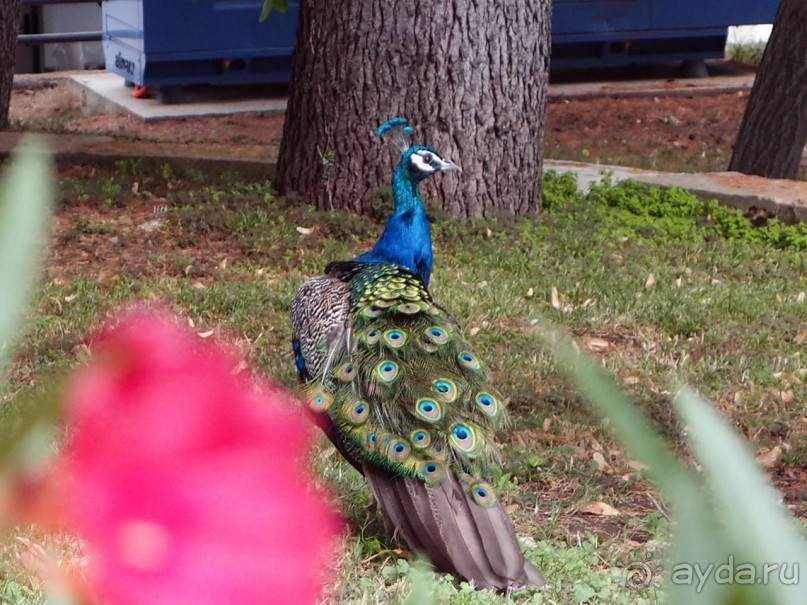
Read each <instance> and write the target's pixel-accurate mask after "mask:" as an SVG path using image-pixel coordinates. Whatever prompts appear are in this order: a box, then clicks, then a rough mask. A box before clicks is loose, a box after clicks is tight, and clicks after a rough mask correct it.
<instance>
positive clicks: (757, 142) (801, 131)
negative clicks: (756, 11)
mask: <svg viewBox="0 0 807 605" xmlns="http://www.w3.org/2000/svg"><path fill="white" fill-rule="evenodd" d="M805 32H807V0H782V3H781V4H780V5H779V11H778V12H777V14H776V20H775V21H774V25H773V32H772V33H771V38H770V40H768V44H767V47H766V48H765V54H764V55H763V57H762V63H761V64H760V66H759V72H758V73H757V79H756V82H754V87H753V89H752V90H751V96H750V97H749V99H748V106H747V107H746V109H745V115H744V116H743V121H742V124H741V125H740V132H739V133H738V135H737V141H736V142H735V143H734V153H733V154H732V156H731V162H730V163H729V170H736V171H737V172H744V173H745V174H758V175H760V176H765V177H771V178H788V179H792V178H795V177H796V174H797V172H798V169H799V163H800V161H801V156H802V153H803V152H804V145H805V143H807V33H805Z"/></svg>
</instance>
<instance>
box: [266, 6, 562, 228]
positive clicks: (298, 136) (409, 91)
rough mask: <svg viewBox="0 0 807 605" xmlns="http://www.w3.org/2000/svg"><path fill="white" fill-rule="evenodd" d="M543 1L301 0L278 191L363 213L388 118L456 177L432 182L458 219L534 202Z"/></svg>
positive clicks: (382, 161) (545, 16)
mask: <svg viewBox="0 0 807 605" xmlns="http://www.w3.org/2000/svg"><path fill="white" fill-rule="evenodd" d="M550 7H551V2H550V0H530V1H529V2H521V1H519V2H489V1H486V0H453V1H452V2H428V1H426V0H410V1H408V2H407V1H403V0H399V1H391V0H344V1H342V2H332V1H329V0H302V1H301V2H300V21H299V24H298V30H297V46H296V50H295V59H294V68H293V77H292V85H291V91H290V95H289V105H288V109H287V112H286V125H285V128H284V131H283V141H282V143H281V147H280V156H279V159H278V170H277V178H276V182H275V185H276V187H277V188H278V190H279V191H280V192H281V193H291V192H296V193H298V194H300V195H301V196H302V198H303V200H305V201H306V202H310V203H315V204H316V205H317V206H318V207H319V208H323V209H327V208H343V209H349V210H354V211H357V212H367V211H369V210H370V208H371V203H372V197H373V194H374V192H377V191H378V190H379V188H385V189H386V188H388V186H389V182H390V178H391V175H392V168H393V162H395V161H397V158H398V157H399V156H398V152H397V151H394V150H392V148H391V146H390V145H387V144H384V143H381V142H380V141H379V140H378V138H377V137H376V136H375V129H376V126H378V124H380V123H381V122H383V121H384V120H386V119H388V118H390V117H394V116H404V117H407V118H409V119H410V121H411V123H412V124H413V125H414V126H415V127H416V129H417V135H416V136H415V141H416V142H420V143H425V144H429V145H432V146H434V147H436V148H437V149H438V151H440V153H441V154H442V155H443V156H444V157H446V158H448V159H451V160H452V161H454V162H456V163H457V164H459V165H460V166H461V167H462V169H463V173H462V174H460V175H457V174H449V175H444V176H443V177H442V178H437V179H432V180H431V181H430V184H429V185H430V188H437V189H438V190H439V191H438V192H437V194H436V195H429V194H428V192H426V196H425V197H427V198H432V201H436V202H437V203H438V204H440V205H442V207H443V209H444V210H445V211H447V212H449V213H451V214H455V215H484V214H487V215H490V214H495V213H497V212H506V213H513V214H517V215H521V214H525V213H531V212H538V211H539V210H540V208H541V173H542V168H543V162H542V153H543V144H544V117H545V114H546V84H547V76H548V72H549V48H550V38H549V25H550V18H551V15H550Z"/></svg>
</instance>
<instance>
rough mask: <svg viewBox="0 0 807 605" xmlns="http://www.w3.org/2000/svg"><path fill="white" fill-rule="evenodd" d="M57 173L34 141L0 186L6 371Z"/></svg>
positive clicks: (0, 328) (0, 335) (1, 349)
mask: <svg viewBox="0 0 807 605" xmlns="http://www.w3.org/2000/svg"><path fill="white" fill-rule="evenodd" d="M51 170H52V168H51V161H50V157H49V156H48V155H47V154H46V152H45V150H44V147H43V145H42V144H41V143H40V142H39V141H37V140H35V139H28V140H27V141H25V142H24V143H23V144H22V145H21V147H20V150H19V151H18V152H17V153H16V154H15V156H14V158H13V159H12V160H11V161H10V162H9V165H8V166H7V168H6V169H5V171H4V174H3V179H2V182H0V371H2V369H3V368H4V367H5V364H6V363H7V361H8V358H9V356H10V354H11V349H12V343H13V342H14V338H15V337H16V335H17V332H18V330H19V324H20V322H21V320H22V319H23V316H24V314H25V312H26V303H27V302H28V299H29V297H30V295H31V291H32V289H33V287H34V285H35V283H36V275H37V268H38V266H39V261H40V258H41V257H42V253H43V252H44V250H45V248H46V237H47V232H48V225H49V211H50V206H51V200H52V199H53V180H52V174H51Z"/></svg>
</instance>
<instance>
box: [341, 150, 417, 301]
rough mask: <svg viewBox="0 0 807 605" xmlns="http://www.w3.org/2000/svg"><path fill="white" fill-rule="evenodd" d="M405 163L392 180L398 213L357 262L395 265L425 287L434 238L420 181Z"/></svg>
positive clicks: (395, 212)
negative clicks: (419, 186)
mask: <svg viewBox="0 0 807 605" xmlns="http://www.w3.org/2000/svg"><path fill="white" fill-rule="evenodd" d="M408 166H409V162H408V160H402V161H401V162H400V163H399V164H398V167H397V168H396V169H395V175H394V176H393V177H392V195H393V198H394V200H395V211H394V212H393V214H392V216H391V217H390V219H389V221H387V225H386V227H384V233H382V234H381V237H380V238H379V239H378V241H377V242H376V245H375V246H374V247H373V249H372V250H370V251H369V252H365V253H364V254H362V255H361V256H358V257H356V260H358V261H363V262H368V263H394V264H396V265H401V266H403V267H406V268H407V269H409V270H410V271H413V272H414V273H416V274H417V275H418V276H419V277H420V278H421V279H422V280H423V283H424V284H426V286H428V285H429V278H430V277H431V273H432V236H431V229H430V228H429V220H428V219H427V218H426V210H425V208H424V207H423V202H422V200H421V199H420V193H419V192H418V182H416V181H415V180H413V178H412V175H411V174H410V172H409V168H408Z"/></svg>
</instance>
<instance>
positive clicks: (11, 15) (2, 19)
mask: <svg viewBox="0 0 807 605" xmlns="http://www.w3.org/2000/svg"><path fill="white" fill-rule="evenodd" d="M0 7H1V8H2V10H0V130H3V129H4V128H8V110H9V105H10V104H11V85H12V84H13V82H14V70H15V68H16V66H17V33H19V30H20V0H0Z"/></svg>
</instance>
